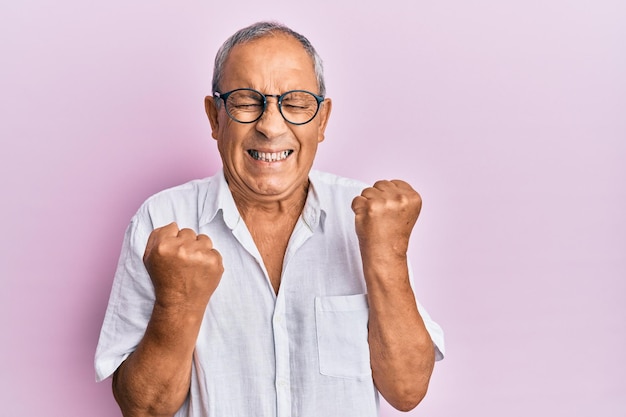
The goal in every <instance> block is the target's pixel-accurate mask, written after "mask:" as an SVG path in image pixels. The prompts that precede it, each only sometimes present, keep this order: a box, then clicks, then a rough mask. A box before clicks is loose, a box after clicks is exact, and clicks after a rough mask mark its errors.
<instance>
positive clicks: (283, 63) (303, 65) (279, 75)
mask: <svg viewBox="0 0 626 417" xmlns="http://www.w3.org/2000/svg"><path fill="white" fill-rule="evenodd" d="M242 83H243V84H242ZM221 84H222V86H221V88H222V89H224V90H228V89H230V88H241V87H249V88H256V89H261V88H262V89H266V88H268V87H271V86H272V85H274V87H276V88H281V89H283V88H298V89H300V88H301V89H314V90H315V89H317V78H316V74H315V65H314V63H313V59H312V58H311V56H310V55H309V54H308V52H307V51H306V49H305V48H304V46H303V45H302V44H301V43H300V41H298V40H297V39H295V38H294V37H292V36H290V35H288V34H283V33H270V34H267V35H264V36H262V37H260V38H256V39H254V40H250V41H247V42H245V43H240V44H237V45H235V46H234V47H233V48H232V49H231V51H230V54H229V55H228V57H227V58H226V61H225V62H224V69H223V76H222V80H221ZM244 84H247V85H244ZM283 84H285V86H284V87H280V86H279V85H283ZM286 85H290V86H291V87H287V86H286ZM265 92H267V93H270V92H269V91H265Z"/></svg>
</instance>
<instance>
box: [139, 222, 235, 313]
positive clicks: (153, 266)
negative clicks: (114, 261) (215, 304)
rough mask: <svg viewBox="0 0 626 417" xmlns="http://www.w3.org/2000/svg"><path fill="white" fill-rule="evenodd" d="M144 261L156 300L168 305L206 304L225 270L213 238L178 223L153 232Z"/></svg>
mask: <svg viewBox="0 0 626 417" xmlns="http://www.w3.org/2000/svg"><path fill="white" fill-rule="evenodd" d="M143 263H144V265H145V266H146V269H147V270H148V274H150V278H151V279H152V283H153V285H154V291H155V295H156V302H157V303H159V304H161V305H162V306H166V307H186V308H194V307H195V308H206V305H207V303H208V302H209V298H210V297H211V295H212V294H213V291H215V289H216V288H217V285H218V284H219V282H220V279H221V277H222V273H223V272H224V267H223V266H222V256H221V255H220V253H219V252H218V251H217V250H215V249H214V248H213V243H212V242H211V239H209V237H208V236H207V235H203V234H199V235H196V233H195V232H194V231H193V230H191V229H181V230H178V225H177V224H176V223H170V224H168V225H167V226H164V227H160V228H158V229H154V230H153V231H152V233H150V237H149V238H148V244H147V245H146V251H145V253H144V255H143Z"/></svg>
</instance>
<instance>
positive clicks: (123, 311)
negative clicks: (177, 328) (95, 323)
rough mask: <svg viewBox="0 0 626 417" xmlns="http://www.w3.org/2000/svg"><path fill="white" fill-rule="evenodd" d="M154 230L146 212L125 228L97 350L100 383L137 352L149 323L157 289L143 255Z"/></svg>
mask: <svg viewBox="0 0 626 417" xmlns="http://www.w3.org/2000/svg"><path fill="white" fill-rule="evenodd" d="M151 230H152V222H151V221H150V218H149V216H148V214H147V212H146V211H145V210H143V209H142V210H140V211H139V212H138V213H137V214H136V215H135V216H134V217H133V219H132V220H131V222H130V224H129V226H128V228H127V229H126V233H125V235H124V241H123V244H122V252H121V254H120V258H119V262H118V265H117V270H116V272H115V278H114V280H113V287H112V290H111V295H110V298H109V304H108V306H107V311H106V314H105V317H104V322H103V324H102V329H101V331H100V339H99V341H98V347H97V348H96V355H95V361H94V366H95V371H96V381H97V382H100V381H102V380H104V379H106V378H108V377H110V376H111V375H112V374H113V373H114V372H115V370H116V369H117V368H118V366H120V364H121V363H122V362H123V361H124V360H125V359H126V358H127V357H128V356H129V355H130V354H131V353H132V352H133V351H134V350H135V349H136V347H137V345H138V344H139V342H140V341H141V338H142V337H143V335H144V333H145V330H146V327H147V325H148V321H149V320H150V316H151V314H152V308H153V305H154V298H155V297H154V287H153V285H152V281H151V280H150V276H149V275H148V272H147V271H146V268H145V266H144V264H143V253H144V250H145V247H146V243H147V241H148V236H149V234H150V232H151Z"/></svg>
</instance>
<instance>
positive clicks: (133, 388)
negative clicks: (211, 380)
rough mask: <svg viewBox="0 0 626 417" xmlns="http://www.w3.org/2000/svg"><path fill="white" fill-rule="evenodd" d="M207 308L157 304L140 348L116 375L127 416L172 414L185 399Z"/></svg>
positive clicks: (116, 390)
mask: <svg viewBox="0 0 626 417" xmlns="http://www.w3.org/2000/svg"><path fill="white" fill-rule="evenodd" d="M203 313H204V311H198V309H196V310H190V309H172V308H165V307H162V306H159V305H158V304H156V305H155V306H154V308H153V311H152V316H151V318H150V322H149V323H148V327H147V328H146V333H145V334H144V337H143V339H142V341H141V342H140V343H139V345H138V346H137V349H136V350H135V351H134V352H133V353H132V354H131V355H130V356H129V357H128V358H127V359H126V361H124V362H123V363H122V364H121V365H120V367H119V368H118V370H117V371H116V373H115V375H114V378H113V394H114V396H115V399H116V401H117V402H118V404H119V406H120V408H121V410H122V413H123V415H124V416H125V417H144V416H145V417H147V416H172V415H173V414H174V413H175V412H176V411H177V410H178V409H179V408H180V406H181V405H182V404H183V402H184V401H185V399H186V397H187V395H188V392H189V386H190V380H191V379H190V378H191V363H192V357H193V351H194V348H195V344H196V339H197V336H198V332H199V329H200V325H201V323H202V316H203Z"/></svg>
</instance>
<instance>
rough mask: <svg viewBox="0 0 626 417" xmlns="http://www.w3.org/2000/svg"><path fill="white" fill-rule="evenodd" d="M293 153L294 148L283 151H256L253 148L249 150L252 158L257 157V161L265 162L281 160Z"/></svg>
mask: <svg viewBox="0 0 626 417" xmlns="http://www.w3.org/2000/svg"><path fill="white" fill-rule="evenodd" d="M292 153H293V151H292V150H288V151H282V152H259V151H255V150H252V149H251V150H249V151H248V154H249V155H250V156H251V157H252V158H254V159H256V160H257V161H263V162H274V161H281V160H283V159H285V158H287V157H288V156H289V155H291V154H292Z"/></svg>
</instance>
